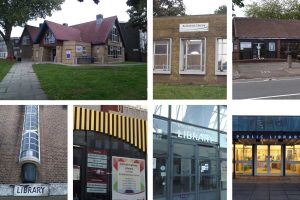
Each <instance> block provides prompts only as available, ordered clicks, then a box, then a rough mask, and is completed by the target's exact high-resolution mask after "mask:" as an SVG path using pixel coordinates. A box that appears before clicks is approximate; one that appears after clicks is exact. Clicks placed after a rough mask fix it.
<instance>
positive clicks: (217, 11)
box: [214, 5, 227, 15]
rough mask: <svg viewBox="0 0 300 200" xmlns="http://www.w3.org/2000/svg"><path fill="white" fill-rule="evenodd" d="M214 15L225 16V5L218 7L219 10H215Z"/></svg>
mask: <svg viewBox="0 0 300 200" xmlns="http://www.w3.org/2000/svg"><path fill="white" fill-rule="evenodd" d="M214 13H215V14H224V15H226V14H227V6H226V5H222V6H219V8H218V9H217V10H215V12H214Z"/></svg>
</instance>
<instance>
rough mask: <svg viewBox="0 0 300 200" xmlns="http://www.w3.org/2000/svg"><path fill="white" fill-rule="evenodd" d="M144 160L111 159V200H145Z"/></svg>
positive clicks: (114, 157)
mask: <svg viewBox="0 0 300 200" xmlns="http://www.w3.org/2000/svg"><path fill="white" fill-rule="evenodd" d="M145 190H146V182H145V160H144V159H136V158H126V157H116V156H113V157H112V200H127V199H131V200H143V199H146V193H145Z"/></svg>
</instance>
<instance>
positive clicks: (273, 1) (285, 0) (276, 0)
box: [245, 0, 300, 19]
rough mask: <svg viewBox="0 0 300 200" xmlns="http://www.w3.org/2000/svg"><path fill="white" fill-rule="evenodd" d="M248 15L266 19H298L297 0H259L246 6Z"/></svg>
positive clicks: (299, 4)
mask: <svg viewBox="0 0 300 200" xmlns="http://www.w3.org/2000/svg"><path fill="white" fill-rule="evenodd" d="M245 14H246V16H248V17H256V18H267V19H300V2H299V0H261V1H260V2H253V3H252V4H249V5H247V6H246V10H245Z"/></svg>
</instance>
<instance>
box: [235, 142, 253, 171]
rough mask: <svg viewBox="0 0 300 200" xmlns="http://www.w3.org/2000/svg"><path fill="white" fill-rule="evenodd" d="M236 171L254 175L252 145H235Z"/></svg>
mask: <svg viewBox="0 0 300 200" xmlns="http://www.w3.org/2000/svg"><path fill="white" fill-rule="evenodd" d="M235 173H236V174H240V175H252V145H243V144H236V145H235Z"/></svg>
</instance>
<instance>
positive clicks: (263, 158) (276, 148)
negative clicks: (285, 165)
mask: <svg viewBox="0 0 300 200" xmlns="http://www.w3.org/2000/svg"><path fill="white" fill-rule="evenodd" d="M256 175H265V176H280V175H282V151H281V145H257V148H256Z"/></svg>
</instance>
